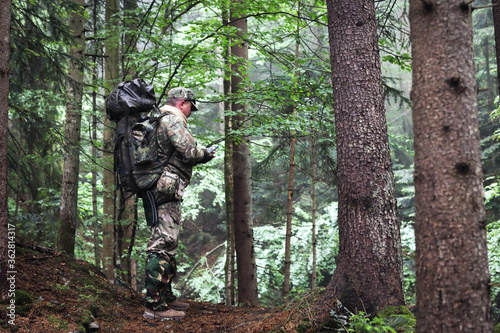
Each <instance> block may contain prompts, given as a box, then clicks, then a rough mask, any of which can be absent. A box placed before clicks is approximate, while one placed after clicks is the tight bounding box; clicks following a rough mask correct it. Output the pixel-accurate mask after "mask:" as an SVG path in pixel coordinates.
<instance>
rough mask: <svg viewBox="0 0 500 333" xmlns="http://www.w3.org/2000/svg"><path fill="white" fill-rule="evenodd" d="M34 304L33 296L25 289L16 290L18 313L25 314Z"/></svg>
mask: <svg viewBox="0 0 500 333" xmlns="http://www.w3.org/2000/svg"><path fill="white" fill-rule="evenodd" d="M32 306H33V297H32V296H31V294H30V293H29V292H27V291H24V290H16V313H17V314H18V315H21V316H25V315H26V314H27V313H28V312H29V310H31V307H32Z"/></svg>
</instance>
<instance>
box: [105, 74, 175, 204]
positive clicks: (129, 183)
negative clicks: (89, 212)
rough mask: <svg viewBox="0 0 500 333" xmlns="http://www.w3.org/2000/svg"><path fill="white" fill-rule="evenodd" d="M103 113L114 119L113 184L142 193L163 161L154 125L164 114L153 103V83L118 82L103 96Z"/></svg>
mask: <svg viewBox="0 0 500 333" xmlns="http://www.w3.org/2000/svg"><path fill="white" fill-rule="evenodd" d="M106 113H107V115H108V118H109V119H110V120H114V121H116V130H115V140H114V146H115V147H114V171H115V179H116V183H117V184H116V185H117V187H118V188H120V190H121V191H123V192H131V193H135V194H138V195H139V196H141V197H143V196H144V195H145V194H146V192H147V191H148V190H150V189H152V188H153V187H154V186H156V183H157V181H158V179H159V178H160V175H161V173H162V169H163V166H164V165H165V164H166V162H165V163H161V162H160V161H159V159H158V150H159V144H158V140H157V131H156V129H157V127H158V123H159V122H160V119H161V117H162V116H163V114H161V112H160V111H159V109H158V106H157V104H156V97H155V94H154V88H153V86H152V85H150V84H147V83H146V82H144V80H142V79H135V80H133V81H126V82H122V83H120V84H119V85H118V86H117V87H116V88H115V89H114V90H113V91H112V92H111V93H110V94H109V95H108V96H107V97H106ZM167 160H168V159H167Z"/></svg>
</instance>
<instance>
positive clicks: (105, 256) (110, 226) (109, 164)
mask: <svg viewBox="0 0 500 333" xmlns="http://www.w3.org/2000/svg"><path fill="white" fill-rule="evenodd" d="M117 11H118V1H117V0H106V24H107V26H108V28H109V29H110V31H112V30H113V28H112V27H113V25H115V24H116V22H114V21H113V20H112V15H114V14H116V12H117ZM112 37H113V36H109V37H108V38H107V39H106V43H105V56H106V62H105V66H104V67H105V69H106V70H105V73H104V74H105V79H106V81H107V82H108V87H107V88H108V93H109V92H110V91H111V90H112V89H113V87H114V86H115V85H116V84H117V83H118V81H119V49H118V39H117V38H112ZM113 137H114V131H113V127H112V124H111V122H110V121H109V120H108V119H107V118H106V120H105V122H104V133H103V140H104V159H103V161H104V163H105V168H104V170H103V222H102V258H101V260H102V265H103V270H104V274H105V275H106V277H107V278H108V280H109V281H111V282H113V281H114V279H115V272H114V245H115V235H114V234H115V232H114V219H115V200H114V199H115V182H114V175H113V172H112V171H113V153H112V152H113Z"/></svg>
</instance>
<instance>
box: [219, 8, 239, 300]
mask: <svg viewBox="0 0 500 333" xmlns="http://www.w3.org/2000/svg"><path fill="white" fill-rule="evenodd" d="M228 23H229V9H228V8H227V6H225V5H223V7H222V24H223V25H227V24H228ZM222 53H223V56H224V65H225V68H226V69H225V75H224V81H223V89H224V96H229V94H230V93H231V71H230V66H231V65H230V62H229V56H230V54H231V48H230V46H229V43H228V44H227V45H225V47H224V50H223V51H222ZM223 105H224V114H225V113H226V112H227V111H230V110H231V103H230V102H228V101H227V100H225V101H224V103H223ZM231 128H232V125H231V116H229V115H225V116H224V132H225V134H226V139H225V150H224V184H225V185H224V192H225V198H226V244H227V245H226V263H225V267H224V271H225V280H224V295H225V299H226V304H227V305H234V304H235V298H234V295H235V272H236V270H235V243H234V182H233V143H232V139H231V138H230V137H229V136H228V135H227V134H229V133H230V132H231Z"/></svg>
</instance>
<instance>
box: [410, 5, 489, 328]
mask: <svg viewBox="0 0 500 333" xmlns="http://www.w3.org/2000/svg"><path fill="white" fill-rule="evenodd" d="M409 17H410V27H411V36H410V38H411V42H412V53H413V55H412V69H413V87H412V94H411V99H412V105H413V124H414V134H415V140H414V145H415V175H414V178H415V208H416V215H415V243H416V253H415V262H416V276H417V304H418V305H417V315H416V317H417V326H416V331H417V332H421V333H424V332H426V333H427V332H443V333H444V332H492V331H493V328H492V322H491V304H490V303H491V302H490V292H489V290H490V286H489V282H490V275H489V271H488V258H487V246H486V221H485V219H486V216H485V210H484V197H483V183H482V181H483V180H482V165H481V150H480V142H479V140H480V137H479V125H478V113H477V96H476V79H475V71H474V55H473V44H472V18H471V14H470V11H469V8H468V6H466V5H464V3H463V2H462V1H458V0H448V1H443V0H441V1H425V2H423V1H421V0H410V16H409Z"/></svg>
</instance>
